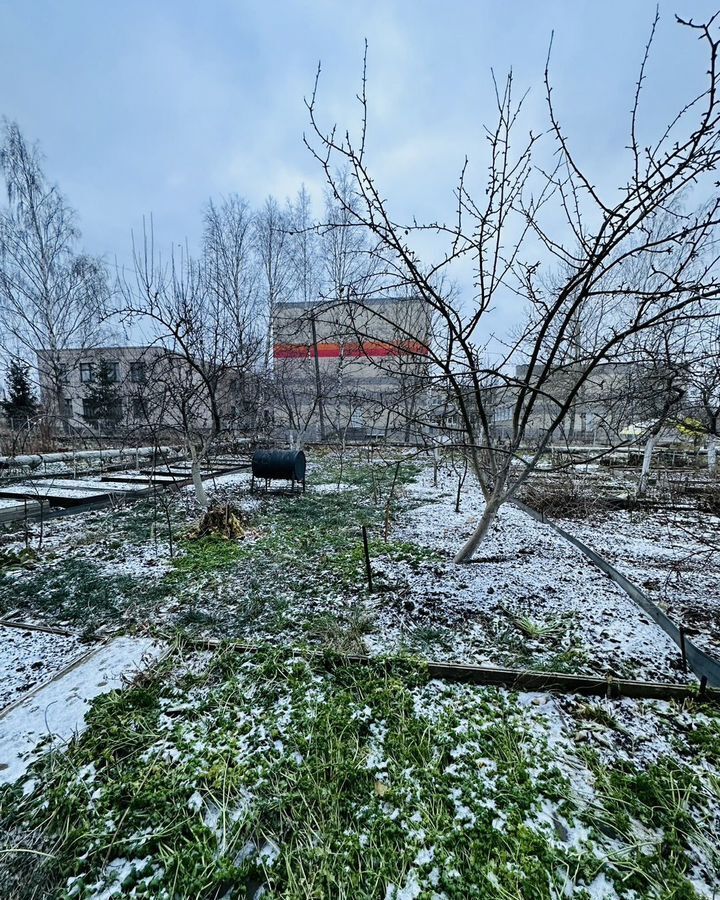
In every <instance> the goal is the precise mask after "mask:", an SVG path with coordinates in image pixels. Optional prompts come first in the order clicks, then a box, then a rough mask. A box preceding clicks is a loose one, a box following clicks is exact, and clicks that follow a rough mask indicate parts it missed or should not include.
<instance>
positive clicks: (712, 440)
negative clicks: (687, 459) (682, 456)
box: [708, 434, 718, 478]
mask: <svg viewBox="0 0 720 900" xmlns="http://www.w3.org/2000/svg"><path fill="white" fill-rule="evenodd" d="M717 454H718V436H717V435H716V434H711V435H709V437H708V472H709V473H710V476H711V477H712V478H714V477H715V476H716V475H717Z"/></svg>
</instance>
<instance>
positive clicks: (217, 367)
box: [122, 197, 262, 506]
mask: <svg viewBox="0 0 720 900" xmlns="http://www.w3.org/2000/svg"><path fill="white" fill-rule="evenodd" d="M251 228H252V216H251V214H250V211H249V208H248V206H247V204H245V202H244V201H242V200H241V199H240V198H237V197H231V198H229V199H228V200H226V201H224V202H223V203H222V204H221V205H220V206H219V207H216V206H215V205H213V204H210V205H209V206H208V209H207V211H206V216H205V236H204V242H203V252H202V255H201V257H200V258H199V259H194V258H193V257H192V256H191V255H190V254H189V252H188V251H187V249H185V250H182V251H181V252H180V254H175V253H174V252H173V253H172V254H171V256H170V259H169V261H168V262H164V261H163V260H162V257H161V256H160V255H159V254H158V253H156V251H155V246H154V239H153V234H152V226H151V229H150V234H148V233H147V232H146V231H145V230H144V231H143V241H142V245H141V246H140V247H138V246H135V245H134V249H133V256H134V280H133V281H132V282H128V281H127V279H123V282H122V293H123V297H124V301H123V313H124V315H125V316H126V317H127V318H129V319H130V320H134V321H136V322H137V323H138V324H139V325H140V326H141V327H145V328H146V329H149V330H150V331H151V333H152V337H153V344H154V345H156V346H161V347H163V348H164V349H165V353H164V354H162V355H161V356H160V357H154V363H153V372H152V374H151V379H152V381H153V382H154V384H155V386H156V389H157V388H158V387H159V388H161V389H162V390H163V391H164V392H165V393H166V394H169V396H170V397H172V398H173V402H174V406H175V420H176V421H177V423H178V425H179V426H180V427H181V428H182V430H183V432H184V435H185V438H186V442H187V444H188V448H189V450H190V453H191V456H192V473H193V484H194V487H195V494H196V499H197V502H198V504H199V505H200V506H207V496H206V494H205V490H204V487H203V484H202V477H201V470H202V466H203V463H204V461H205V460H206V458H207V455H208V452H209V450H210V448H211V446H212V445H213V442H214V441H216V439H217V438H218V437H219V436H220V435H221V434H222V433H223V432H224V431H225V430H226V427H227V424H228V417H229V416H231V415H232V412H231V409H232V400H233V399H234V398H235V397H236V396H237V395H238V392H239V390H240V388H241V382H242V381H243V379H252V378H253V377H255V373H256V368H257V364H258V361H259V357H260V353H261V348H262V334H261V333H260V331H259V329H258V315H257V303H258V296H257V270H256V267H255V260H254V256H253V254H252V250H251V246H252V242H251V235H252V231H251Z"/></svg>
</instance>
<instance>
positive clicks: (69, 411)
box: [65, 397, 73, 416]
mask: <svg viewBox="0 0 720 900" xmlns="http://www.w3.org/2000/svg"><path fill="white" fill-rule="evenodd" d="M72 414H73V405H72V400H71V399H70V397H66V398H65V415H66V416H72Z"/></svg>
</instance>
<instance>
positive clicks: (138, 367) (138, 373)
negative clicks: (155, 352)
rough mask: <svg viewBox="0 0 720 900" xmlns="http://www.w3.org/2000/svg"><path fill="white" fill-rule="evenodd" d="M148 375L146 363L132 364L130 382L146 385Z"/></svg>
mask: <svg viewBox="0 0 720 900" xmlns="http://www.w3.org/2000/svg"><path fill="white" fill-rule="evenodd" d="M145 380H146V373H145V363H144V362H133V363H130V381H132V382H133V384H145Z"/></svg>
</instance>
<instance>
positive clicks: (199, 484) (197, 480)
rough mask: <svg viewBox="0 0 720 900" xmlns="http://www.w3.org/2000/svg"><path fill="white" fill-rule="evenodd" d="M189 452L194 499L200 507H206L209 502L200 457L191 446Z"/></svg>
mask: <svg viewBox="0 0 720 900" xmlns="http://www.w3.org/2000/svg"><path fill="white" fill-rule="evenodd" d="M190 452H191V454H192V480H193V488H194V489H195V501H196V502H197V505H198V506H200V507H202V509H207V508H208V505H209V504H208V498H207V493H206V492H205V485H204V484H203V480H202V467H201V465H200V457H199V456H198V453H197V450H196V449H195V448H194V447H192V446H191V447H190Z"/></svg>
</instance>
